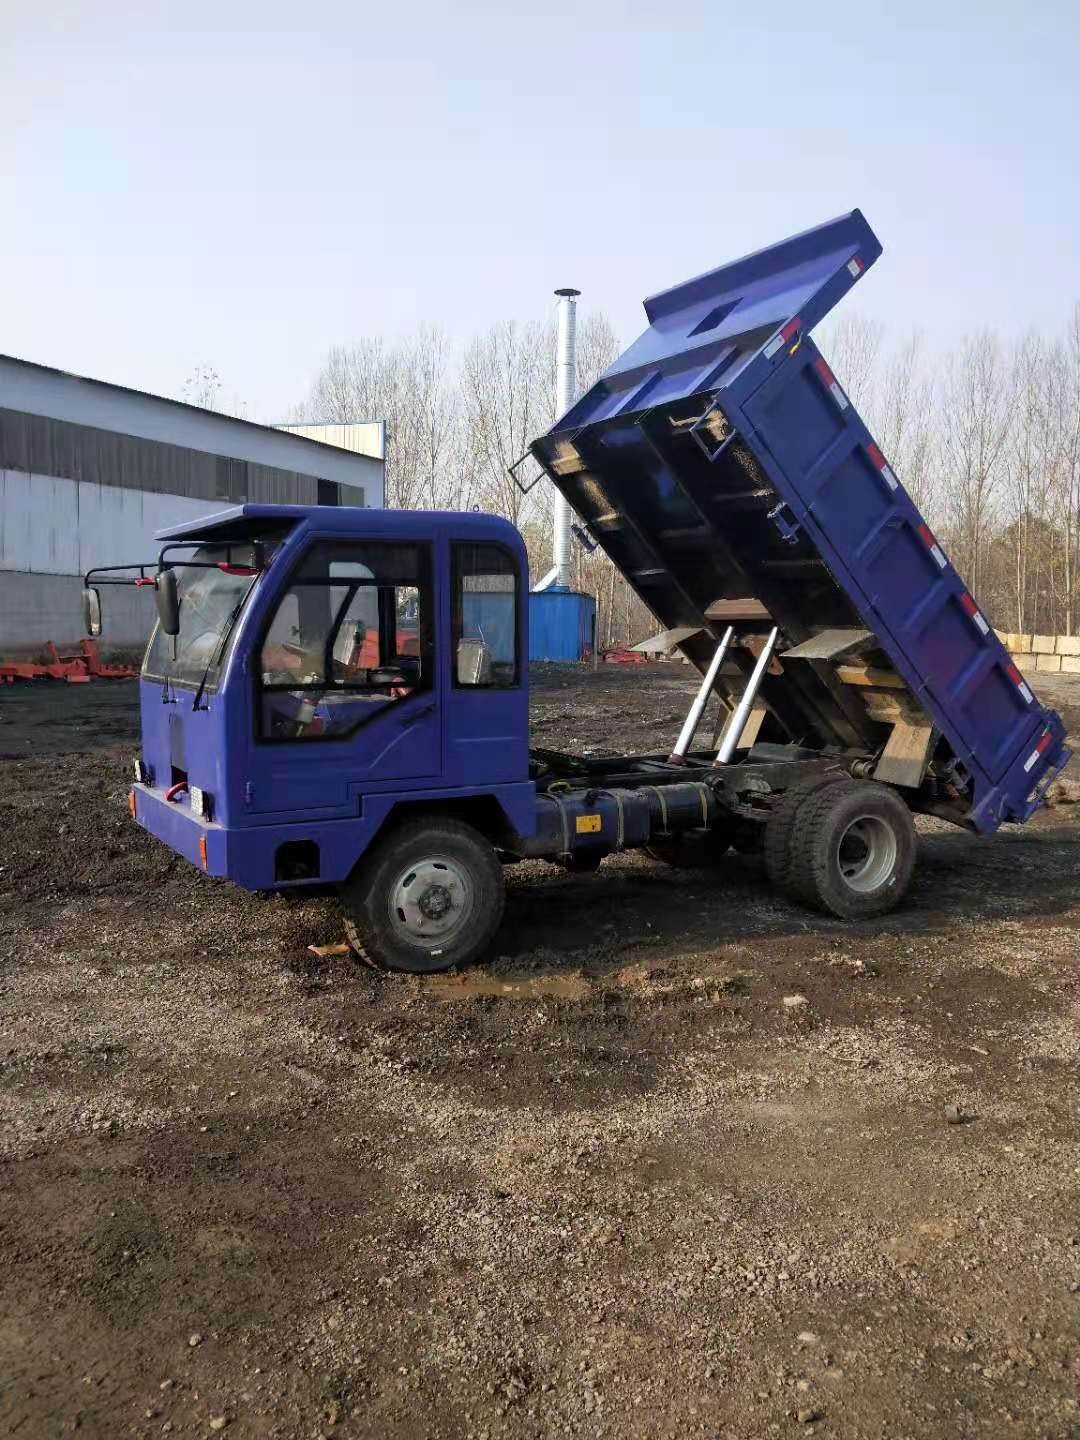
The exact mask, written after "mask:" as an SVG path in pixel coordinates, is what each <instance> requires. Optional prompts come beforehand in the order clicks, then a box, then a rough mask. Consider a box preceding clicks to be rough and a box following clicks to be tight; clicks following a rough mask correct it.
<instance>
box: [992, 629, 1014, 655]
mask: <svg viewBox="0 0 1080 1440" xmlns="http://www.w3.org/2000/svg"><path fill="white" fill-rule="evenodd" d="M994 634H995V635H996V636H997V638H998V639H999V640H1000V641H1001V643H1002V644H1003V645H1004V646H1005V649H1006V650H1011V649H1012V648H1013V647H1012V641H1013V637H1012V636H1011V635H1010V634H1009V632H1008V631H1007V630H995V631H994Z"/></svg>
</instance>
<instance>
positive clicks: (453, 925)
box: [341, 818, 505, 975]
mask: <svg viewBox="0 0 1080 1440" xmlns="http://www.w3.org/2000/svg"><path fill="white" fill-rule="evenodd" d="M341 898H342V904H343V907H344V910H345V933H346V935H347V936H348V937H349V943H350V944H351V945H352V947H353V949H354V950H355V951H356V952H357V954H358V955H360V956H361V957H362V958H363V959H365V960H366V961H368V963H369V964H372V965H375V966H377V967H378V968H379V969H382V970H400V971H405V972H407V973H409V974H413V975H430V974H434V973H435V972H436V971H439V970H449V969H451V967H453V966H454V965H467V964H469V962H470V961H472V960H476V959H477V958H478V957H479V956H480V955H482V954H483V952H484V951H485V950H486V949H487V948H488V946H489V945H490V944H491V942H492V940H493V939H494V937H495V932H496V930H498V928H499V923H500V921H501V920H502V912H503V902H504V898H505V897H504V886H503V873H502V866H501V865H500V863H499V859H498V856H497V855H496V853H495V850H494V848H493V847H492V845H491V844H490V842H489V841H488V840H486V839H485V838H484V836H483V835H481V834H480V832H479V831H478V830H474V829H473V827H472V826H471V825H466V824H465V823H464V822H463V821H461V820H454V819H450V818H447V819H442V818H439V819H431V820H410V821H406V822H405V823H404V824H402V825H399V826H398V827H397V828H395V829H394V830H392V831H391V832H390V833H389V834H388V835H386V837H385V838H384V839H383V840H381V841H378V842H376V846H375V849H374V851H373V853H372V854H371V855H370V856H365V857H364V859H363V860H362V861H361V863H360V865H359V866H358V868H357V870H356V871H355V872H354V874H353V876H352V877H351V878H350V880H349V881H348V882H347V884H346V885H345V887H344V888H343V890H342V897H341Z"/></svg>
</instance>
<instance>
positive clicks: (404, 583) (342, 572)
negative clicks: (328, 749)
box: [259, 541, 434, 740]
mask: <svg viewBox="0 0 1080 1440" xmlns="http://www.w3.org/2000/svg"><path fill="white" fill-rule="evenodd" d="M432 613H433V608H432V594H431V550H430V547H429V546H427V545H404V544H400V545H399V544H393V543H389V542H388V543H379V542H372V541H358V542H355V543H350V542H347V541H346V542H334V543H324V544H321V545H318V546H316V547H315V548H314V549H312V550H310V551H309V552H308V554H307V555H306V556H305V557H304V559H303V560H302V561H301V563H300V565H299V567H298V569H297V571H296V573H295V574H294V576H293V577H292V580H291V581H290V584H289V588H288V589H287V590H286V591H285V593H284V594H283V595H282V597H281V599H280V601H279V602H278V606H277V609H276V610H275V612H274V615H273V617H272V619H271V621H270V625H269V628H268V629H267V631H266V635H265V636H264V638H263V643H262V650H261V652H260V660H259V673H260V682H261V686H262V703H261V706H260V733H261V736H262V738H263V739H264V740H327V739H337V738H339V737H341V736H344V735H350V734H352V733H353V732H354V731H355V730H356V729H358V728H359V726H361V725H363V724H365V723H366V722H367V721H369V720H371V719H374V718H375V717H376V716H377V715H378V714H380V713H381V712H382V711H383V710H385V709H386V708H387V707H389V706H391V705H393V704H395V703H396V702H397V701H399V700H403V699H406V698H407V697H408V696H410V695H413V694H416V693H417V691H420V690H426V689H429V688H430V687H431V685H432V683H433V679H434V665H433V658H434V657H433V653H432V644H431V617H432Z"/></svg>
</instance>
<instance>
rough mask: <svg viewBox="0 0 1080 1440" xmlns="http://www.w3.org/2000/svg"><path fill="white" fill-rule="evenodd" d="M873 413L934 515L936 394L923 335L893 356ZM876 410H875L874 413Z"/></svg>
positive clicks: (881, 439) (895, 462) (888, 449)
mask: <svg viewBox="0 0 1080 1440" xmlns="http://www.w3.org/2000/svg"><path fill="white" fill-rule="evenodd" d="M874 397H875V405H874V408H873V411H871V413H870V415H868V417H867V418H868V419H869V420H870V423H871V428H872V429H873V430H874V432H875V434H876V436H877V439H878V443H879V444H880V445H881V448H882V450H883V451H884V452H885V454H886V456H887V457H888V459H889V461H890V463H891V465H892V468H893V470H894V471H895V472H896V474H897V475H899V476H900V478H901V480H902V481H903V482H904V486H905V488H906V489H907V492H908V494H909V495H910V496H911V498H912V499H913V500H914V502H915V504H916V505H917V506H918V507H919V509H920V510H921V511H922V512H923V513H924V514H926V515H930V516H933V512H934V510H935V509H936V506H937V499H938V497H937V496H936V495H935V493H934V483H935V480H936V478H937V475H936V468H935V467H936V461H937V445H936V434H935V425H936V420H937V397H936V395H935V391H934V385H933V381H932V380H931V379H930V378H929V377H928V376H927V375H926V374H925V372H924V368H923V347H922V340H921V337H920V336H919V335H918V333H915V334H912V335H911V336H910V337H909V338H908V339H907V340H906V341H905V342H904V344H903V345H902V346H901V347H900V349H899V350H897V351H895V352H894V353H893V354H892V355H891V356H890V358H889V360H888V362H887V364H886V365H885V367H884V369H883V370H882V372H881V377H880V380H879V382H878V383H877V385H875V387H874ZM875 412H876V413H875Z"/></svg>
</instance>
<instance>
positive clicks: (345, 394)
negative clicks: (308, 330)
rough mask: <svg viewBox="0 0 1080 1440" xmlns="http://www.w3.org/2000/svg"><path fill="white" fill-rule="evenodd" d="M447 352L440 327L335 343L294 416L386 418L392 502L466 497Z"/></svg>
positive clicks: (449, 501) (444, 502)
mask: <svg viewBox="0 0 1080 1440" xmlns="http://www.w3.org/2000/svg"><path fill="white" fill-rule="evenodd" d="M449 358H450V357H449V346H448V343H447V341H446V338H445V336H444V335H443V334H442V333H441V332H440V331H439V330H436V329H424V330H420V331H418V332H417V334H416V335H414V336H412V337H411V338H410V339H408V340H406V341H404V342H402V343H401V344H398V345H392V346H388V345H387V344H386V343H385V342H384V341H383V340H382V338H381V337H378V336H374V337H367V338H365V339H363V340H360V341H358V342H357V343H356V344H355V345H351V346H341V345H337V346H334V347H332V348H331V350H330V351H329V353H328V355H327V358H326V362H325V364H324V365H323V368H322V370H321V371H320V372H319V374H318V376H317V377H316V379H315V382H314V384H313V385H312V387H311V392H310V394H309V396H308V398H307V400H306V401H305V402H304V403H303V405H301V406H300V407H298V410H297V411H296V412H294V416H295V419H296V420H297V422H298V423H299V422H307V423H310V424H342V425H348V424H353V423H355V422H357V421H361V420H385V422H386V432H387V457H386V503H387V504H388V505H390V506H393V507H394V508H395V509H415V508H417V507H418V506H427V507H429V508H431V509H437V508H440V507H442V506H451V505H454V504H456V503H460V467H459V464H458V460H457V456H456V453H455V442H456V433H457V412H456V395H455V391H454V389H453V387H452V384H451V382H450V376H449Z"/></svg>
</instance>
